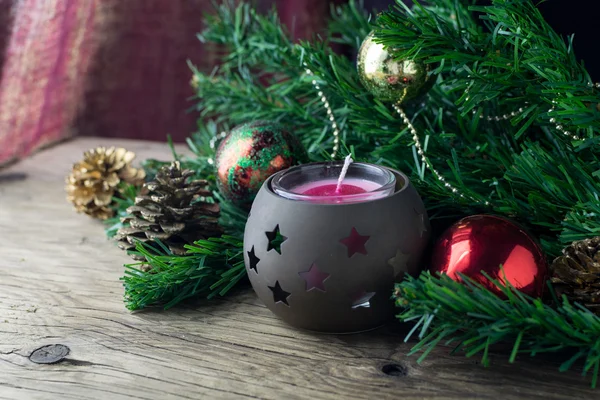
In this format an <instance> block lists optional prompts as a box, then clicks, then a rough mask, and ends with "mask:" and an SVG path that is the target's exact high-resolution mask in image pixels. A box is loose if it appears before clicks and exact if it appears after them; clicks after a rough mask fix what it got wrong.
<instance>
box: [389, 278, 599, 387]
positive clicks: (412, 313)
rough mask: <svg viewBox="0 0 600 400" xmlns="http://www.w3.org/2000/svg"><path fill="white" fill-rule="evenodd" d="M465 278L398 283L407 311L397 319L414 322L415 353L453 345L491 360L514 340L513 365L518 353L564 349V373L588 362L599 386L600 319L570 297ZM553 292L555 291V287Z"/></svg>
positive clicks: (585, 366)
mask: <svg viewBox="0 0 600 400" xmlns="http://www.w3.org/2000/svg"><path fill="white" fill-rule="evenodd" d="M461 279H462V282H457V281H454V280H452V279H450V278H449V277H448V276H447V275H441V276H433V275H431V274H430V273H429V272H423V273H422V274H421V275H420V276H419V277H418V278H412V277H408V278H406V279H405V280H404V281H403V282H402V283H399V284H397V285H396V290H395V292H394V298H395V301H396V305H397V306H398V307H401V308H402V309H403V311H402V312H401V313H400V314H399V315H398V318H399V319H400V320H401V321H403V322H414V323H415V325H414V327H413V329H412V330H411V331H410V333H409V334H408V335H407V337H406V340H408V339H410V338H411V337H413V336H416V337H417V338H418V340H419V342H418V343H417V344H416V345H415V346H414V347H413V348H412V350H411V353H410V354H415V353H422V354H421V356H420V357H419V359H418V362H422V361H423V360H424V359H425V358H426V357H427V355H428V354H429V353H430V352H431V351H432V350H433V349H434V348H435V347H436V346H438V345H441V344H443V345H450V346H453V347H454V351H461V352H464V353H465V354H466V356H467V357H471V356H474V355H481V359H482V363H483V364H484V365H488V364H489V354H490V351H491V348H492V346H494V345H496V344H499V343H512V346H513V347H512V351H511V353H510V356H509V361H510V362H511V363H513V362H515V361H516V359H517V357H518V355H520V354H527V355H530V356H535V355H538V354H542V353H557V352H560V351H565V352H566V353H567V352H568V353H567V354H570V356H569V358H567V359H566V360H565V361H564V362H563V363H562V365H561V366H560V371H567V370H569V369H571V368H572V367H573V365H574V364H575V362H577V361H581V362H583V374H584V375H586V374H590V373H591V375H592V387H596V385H597V383H598V376H599V371H600V317H598V316H596V315H594V314H593V313H592V312H591V311H589V310H587V309H586V308H585V307H583V306H581V305H579V304H571V303H570V302H569V301H568V300H567V298H566V297H563V298H562V299H560V301H559V299H555V303H556V304H557V305H556V306H552V305H549V304H546V303H544V302H543V301H542V300H541V299H533V298H531V297H529V296H527V295H525V294H523V293H521V292H519V291H518V290H516V289H515V288H514V287H512V286H511V285H510V284H508V285H507V286H504V284H502V283H501V282H499V281H497V280H493V279H491V278H489V277H488V279H490V281H491V282H492V283H493V284H494V285H495V286H497V287H498V288H500V290H501V293H502V294H501V296H498V295H496V294H494V293H493V292H491V291H490V290H488V289H487V288H485V287H484V286H482V285H481V284H480V283H477V282H475V281H473V280H472V279H470V278H468V277H465V276H462V277H461ZM550 291H551V292H552V289H551V290H550Z"/></svg>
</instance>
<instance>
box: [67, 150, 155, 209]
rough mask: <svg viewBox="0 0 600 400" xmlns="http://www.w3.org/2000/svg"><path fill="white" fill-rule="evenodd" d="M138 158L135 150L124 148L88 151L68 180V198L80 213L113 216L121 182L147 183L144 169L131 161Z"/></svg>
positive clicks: (76, 164) (74, 166)
mask: <svg viewBox="0 0 600 400" xmlns="http://www.w3.org/2000/svg"><path fill="white" fill-rule="evenodd" d="M134 158H135V153H133V152H131V151H127V150H125V149H124V148H115V147H111V148H108V149H107V148H105V147H97V148H95V149H91V150H88V151H86V152H85V153H84V154H83V160H81V161H79V162H77V163H75V164H74V165H73V169H72V171H71V174H70V175H69V176H68V177H67V179H66V183H67V185H66V191H67V200H68V201H69V202H71V203H72V204H73V205H74V206H75V210H77V212H80V213H85V214H87V215H90V216H91V217H93V218H97V219H102V220H103V219H107V218H109V217H112V215H113V210H112V209H111V208H110V205H111V203H112V200H113V196H114V195H115V193H116V192H117V187H118V185H119V183H120V182H122V181H123V182H126V183H129V184H132V185H136V186H139V185H141V184H142V183H143V182H144V178H145V176H146V174H145V172H144V170H143V169H141V168H140V169H138V168H133V167H132V166H131V164H130V163H131V161H132V160H133V159H134Z"/></svg>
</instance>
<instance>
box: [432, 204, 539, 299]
mask: <svg viewBox="0 0 600 400" xmlns="http://www.w3.org/2000/svg"><path fill="white" fill-rule="evenodd" d="M431 270H432V271H433V272H437V273H443V274H447V275H448V276H449V277H450V278H452V279H454V280H456V281H460V279H461V278H460V276H461V275H464V276H467V277H469V278H471V279H472V280H474V281H475V282H478V283H480V284H481V285H483V286H485V287H486V288H487V289H489V290H490V291H492V292H494V293H496V294H500V293H501V290H500V288H498V287H497V286H496V285H495V284H494V283H493V282H491V281H490V280H489V279H488V278H487V277H486V276H485V275H484V273H485V274H486V275H487V276H489V277H490V278H492V279H494V280H496V281H498V282H500V283H502V284H506V283H507V282H510V284H511V285H512V286H513V287H514V288H515V289H517V290H519V291H521V292H523V293H525V294H527V295H529V296H532V297H541V296H542V294H543V291H544V287H545V284H546V280H547V279H548V268H547V265H546V259H545V257H544V253H543V252H542V249H541V248H540V246H539V245H538V243H537V242H536V241H535V240H534V239H533V238H532V237H531V236H530V235H529V234H528V233H527V232H526V231H525V230H523V228H521V227H520V226H519V225H517V224H515V223H514V222H512V221H510V220H508V219H505V218H502V217H497V216H494V215H472V216H470V217H466V218H463V219H461V220H460V221H458V222H456V223H455V224H453V225H452V226H451V227H450V228H448V229H447V230H446V232H444V234H443V235H442V236H441V238H440V239H438V241H437V242H436V244H435V246H434V249H433V257H432V260H431Z"/></svg>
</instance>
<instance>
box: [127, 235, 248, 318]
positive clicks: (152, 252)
mask: <svg viewBox="0 0 600 400" xmlns="http://www.w3.org/2000/svg"><path fill="white" fill-rule="evenodd" d="M185 247H186V249H187V251H188V252H187V254H186V255H184V256H175V255H173V254H172V253H171V252H170V251H169V249H168V248H167V247H166V246H164V245H163V244H162V243H161V242H160V241H158V240H157V241H155V242H154V243H153V244H145V243H141V242H140V243H138V245H137V247H136V250H137V251H138V252H139V253H140V254H142V255H144V256H145V257H146V261H145V262H144V263H136V264H128V265H126V266H125V267H126V270H125V276H124V277H123V278H121V279H122V281H123V285H124V286H125V305H126V306H127V308H128V309H129V310H132V311H134V310H139V309H142V308H145V307H148V306H155V305H162V306H163V307H164V308H165V309H168V308H170V307H172V306H174V305H175V304H178V303H179V302H181V301H183V300H185V299H188V298H190V297H206V298H208V299H210V298H213V297H215V296H217V295H219V296H223V295H225V294H226V293H227V292H228V291H229V290H230V289H231V288H232V287H233V286H235V284H236V283H238V282H239V281H240V280H241V279H242V278H244V277H245V276H246V268H245V267H244V257H243V253H242V242H241V240H240V239H239V238H235V237H231V236H223V237H221V238H210V239H208V240H200V241H198V242H195V243H194V244H193V245H186V246H185ZM141 264H145V265H149V266H150V268H149V269H148V271H141V270H140V269H139V266H140V265H141Z"/></svg>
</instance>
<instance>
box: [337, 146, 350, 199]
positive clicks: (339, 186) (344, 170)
mask: <svg viewBox="0 0 600 400" xmlns="http://www.w3.org/2000/svg"><path fill="white" fill-rule="evenodd" d="M353 162H354V160H353V159H352V157H351V155H350V154H348V155H347V156H346V159H345V160H344V166H343V167H342V172H340V177H339V178H338V181H337V187H336V188H335V192H336V193H339V192H340V190H341V189H342V182H343V181H344V178H345V177H346V173H347V172H348V167H350V164H352V163H353Z"/></svg>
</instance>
